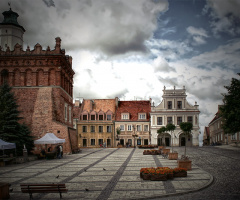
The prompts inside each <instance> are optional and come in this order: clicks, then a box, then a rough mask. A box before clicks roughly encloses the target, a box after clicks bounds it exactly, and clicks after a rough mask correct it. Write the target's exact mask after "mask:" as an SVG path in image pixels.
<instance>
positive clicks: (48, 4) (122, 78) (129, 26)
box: [0, 0, 240, 127]
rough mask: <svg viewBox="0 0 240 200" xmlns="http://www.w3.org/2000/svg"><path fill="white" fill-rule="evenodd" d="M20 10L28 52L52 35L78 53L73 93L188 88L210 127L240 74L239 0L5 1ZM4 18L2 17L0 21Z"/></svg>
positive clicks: (129, 96)
mask: <svg viewBox="0 0 240 200" xmlns="http://www.w3.org/2000/svg"><path fill="white" fill-rule="evenodd" d="M8 2H11V8H12V10H13V11H15V12H17V13H18V14H19V18H18V22H19V24H20V25H22V26H23V27H24V28H25V29H26V32H25V34H24V50H25V49H26V47H27V45H29V46H30V48H31V49H32V48H33V46H34V45H35V44H36V43H39V44H41V45H42V46H43V48H44V49H46V48H47V46H48V45H49V46H50V48H51V49H53V48H54V45H55V38H56V37H57V36H59V37H61V39H62V48H64V49H65V50H66V54H68V55H70V56H72V57H73V69H74V71H75V73H76V74H75V77H74V98H76V97H83V98H85V99H88V98H94V99H97V98H115V97H119V98H120V99H121V100H134V99H149V98H152V100H153V101H154V102H155V105H158V104H159V103H160V102H161V99H162V90H163V87H164V86H166V87H167V89H168V88H169V89H171V88H173V87H174V86H176V88H182V87H183V86H185V87H186V90H187V95H188V97H187V99H188V101H189V103H190V104H194V103H195V101H196V102H197V103H198V104H199V107H200V111H201V115H200V126H202V127H203V126H206V125H208V123H209V122H210V120H211V119H212V118H213V117H214V114H215V113H216V112H217V105H218V104H221V103H222V95H221V93H226V90H225V89H224V85H229V84H230V82H231V78H233V77H235V78H238V76H237V75H236V73H238V72H240V12H239V10H240V1H239V0H227V1H226V0H71V1H70V0H69V1H66V0H34V1H32V0H1V2H0V8H1V12H3V11H5V10H8V9H9V6H8ZM2 20H3V16H0V21H2Z"/></svg>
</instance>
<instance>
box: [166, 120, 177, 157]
mask: <svg viewBox="0 0 240 200" xmlns="http://www.w3.org/2000/svg"><path fill="white" fill-rule="evenodd" d="M166 129H167V131H170V132H171V138H172V153H173V139H174V137H175V135H174V134H173V131H174V130H175V129H176V126H175V125H174V124H172V123H170V124H167V126H166Z"/></svg>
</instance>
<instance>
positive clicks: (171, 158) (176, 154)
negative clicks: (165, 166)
mask: <svg viewBox="0 0 240 200" xmlns="http://www.w3.org/2000/svg"><path fill="white" fill-rule="evenodd" d="M168 159H169V160H177V159H178V153H169V154H168Z"/></svg>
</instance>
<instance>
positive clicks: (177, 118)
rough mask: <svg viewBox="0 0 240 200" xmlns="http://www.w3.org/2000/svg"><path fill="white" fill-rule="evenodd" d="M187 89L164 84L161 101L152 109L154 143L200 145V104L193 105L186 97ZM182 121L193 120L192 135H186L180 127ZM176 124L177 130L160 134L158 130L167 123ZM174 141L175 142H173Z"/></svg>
mask: <svg viewBox="0 0 240 200" xmlns="http://www.w3.org/2000/svg"><path fill="white" fill-rule="evenodd" d="M186 97H187V95H186V89H185V87H183V89H176V88H175V86H174V88H173V89H166V87H165V86H164V89H163V95H162V98H163V99H162V101H161V103H160V104H159V105H158V106H156V107H154V106H152V109H151V113H150V116H151V135H152V139H151V140H152V143H153V144H159V145H160V144H164V143H165V144H166V145H167V146H171V145H173V146H185V145H187V146H192V145H193V146H198V145H199V140H198V136H199V128H200V127H199V113H200V111H199V105H197V102H195V105H191V104H190V103H189V102H188V101H187V99H186ZM182 122H191V123H192V124H193V130H192V132H191V135H190V136H188V137H186V136H185V134H184V133H183V132H182V131H181V129H180V124H181V123H182ZM169 123H171V124H174V125H175V126H176V129H175V131H174V132H173V133H172V134H171V133H167V134H165V135H166V137H165V141H163V137H161V136H159V135H158V133H157V130H158V129H160V128H161V127H163V126H166V125H167V124H169ZM172 141H173V142H172Z"/></svg>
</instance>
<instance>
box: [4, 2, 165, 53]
mask: <svg viewBox="0 0 240 200" xmlns="http://www.w3.org/2000/svg"><path fill="white" fill-rule="evenodd" d="M7 2H8V0H2V1H1V3H0V4H4V3H6V6H5V7H7ZM12 5H13V6H12V9H13V10H14V11H15V12H17V13H18V14H19V20H20V22H21V25H22V26H23V27H24V28H25V29H26V32H25V34H24V41H25V48H26V45H29V46H30V47H31V48H33V46H34V45H35V44H36V43H39V44H41V45H42V46H43V47H45V48H46V47H47V46H48V45H49V46H50V48H54V46H55V40H54V39H55V38H56V37H61V39H62V46H63V48H65V49H66V51H68V50H74V49H75V50H76V49H86V50H91V51H95V52H98V53H102V54H106V55H107V56H114V55H122V54H126V53H131V52H146V51H147V48H146V46H145V41H146V40H148V39H149V38H151V37H152V35H153V32H154V31H155V30H156V29H157V15H158V14H159V13H160V12H163V11H165V10H166V9H168V2H167V1H166V0H160V1H148V0H132V1H129V0H122V1H116V0H114V1H113V0H101V1H89V0H71V1H66V0H58V1H53V0H35V1H34V2H33V1H32V0H21V1H18V0H12ZM3 8H4V7H3Z"/></svg>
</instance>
